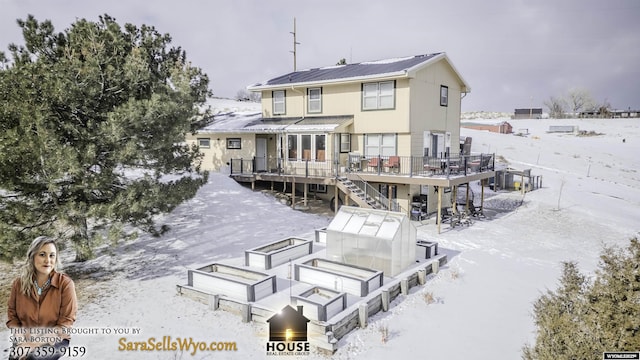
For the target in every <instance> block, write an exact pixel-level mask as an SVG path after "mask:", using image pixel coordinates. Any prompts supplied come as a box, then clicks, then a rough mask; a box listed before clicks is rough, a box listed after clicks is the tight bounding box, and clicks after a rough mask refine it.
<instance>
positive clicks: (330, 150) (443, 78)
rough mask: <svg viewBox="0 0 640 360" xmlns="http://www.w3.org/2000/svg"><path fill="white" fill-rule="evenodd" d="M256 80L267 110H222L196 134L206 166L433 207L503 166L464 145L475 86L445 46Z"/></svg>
mask: <svg viewBox="0 0 640 360" xmlns="http://www.w3.org/2000/svg"><path fill="white" fill-rule="evenodd" d="M248 90H250V91H255V92H260V93H261V95H262V104H261V105H262V106H261V108H262V111H261V113H258V114H253V115H251V116H242V117H237V118H233V117H231V118H230V117H229V116H226V117H225V116H222V117H218V118H214V120H213V121H212V122H211V123H210V124H209V125H208V126H206V127H204V128H203V129H201V130H200V131H199V132H198V134H196V135H195V136H193V137H190V138H188V139H187V140H188V141H190V142H192V143H195V142H197V143H198V144H199V145H200V148H201V151H202V152H203V153H204V154H205V158H204V159H205V160H204V164H203V167H204V168H205V169H211V170H220V169H222V168H223V167H224V168H226V167H229V171H230V172H231V175H232V176H235V177H236V178H237V179H242V180H248V181H273V182H285V183H290V185H291V187H292V188H293V189H296V188H297V189H298V192H302V193H303V194H304V196H306V194H307V192H308V191H309V188H310V187H311V188H312V189H313V190H314V191H318V190H320V191H327V195H326V196H327V198H333V201H334V203H335V204H336V205H337V204H338V203H339V202H349V201H351V202H355V203H356V204H358V205H360V206H368V205H369V206H374V207H382V208H387V209H392V210H401V211H406V212H410V211H411V209H412V208H414V210H415V207H416V202H420V203H422V204H423V207H422V208H421V209H422V211H426V212H429V213H433V212H436V211H438V209H441V208H442V207H446V206H449V207H450V206H451V203H452V199H456V196H455V189H456V187H457V186H458V185H461V184H466V183H468V182H470V181H477V180H483V179H487V178H490V177H492V176H494V171H493V157H492V156H491V155H489V154H484V155H483V154H470V155H461V154H460V145H459V136H460V107H461V106H460V105H461V101H462V99H463V98H464V96H465V95H466V94H467V93H469V91H470V87H469V85H468V84H467V82H466V81H465V80H464V79H463V78H462V76H461V75H460V74H459V72H458V71H457V69H456V68H455V67H454V66H453V64H452V63H451V61H450V60H449V58H448V57H447V55H446V54H445V53H434V54H426V55H417V56H410V57H404V58H394V59H386V60H378V61H370V62H362V63H357V64H347V65H335V66H328V67H323V68H313V69H307V70H301V71H295V72H292V73H288V74H285V75H282V76H278V77H275V78H273V79H270V80H268V81H265V82H262V83H257V84H254V85H251V86H249V87H248ZM309 185H310V186H309ZM449 190H453V194H452V195H450V194H451V192H450V191H449ZM363 193H365V194H363ZM443 193H444V196H445V197H444V199H443ZM293 196H294V197H295V192H293ZM372 199H373V200H372ZM425 208H426V209H425Z"/></svg>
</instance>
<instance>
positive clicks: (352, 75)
mask: <svg viewBox="0 0 640 360" xmlns="http://www.w3.org/2000/svg"><path fill="white" fill-rule="evenodd" d="M442 59H446V60H447V62H448V63H449V65H450V66H451V67H452V68H453V70H454V72H455V73H456V74H457V75H458V77H459V78H460V80H461V81H462V83H463V84H464V88H465V89H466V91H467V92H468V91H470V87H469V85H468V84H467V83H466V82H465V81H464V79H463V78H462V76H460V74H459V73H458V71H457V70H456V69H455V67H454V66H453V64H452V63H451V62H450V61H449V58H448V57H447V55H446V54H445V53H443V52H441V53H433V54H424V55H415V56H408V57H403V58H393V59H384V60H376V61H366V62H361V63H354V64H346V65H334V66H327V67H322V68H313V69H306V70H301V71H294V72H290V73H288V74H284V75H281V76H278V77H275V78H273V79H270V80H267V81H263V82H260V83H256V84H254V85H251V86H249V87H248V89H249V90H251V91H259V90H263V89H269V88H282V87H283V86H294V85H295V86H299V85H312V84H319V83H331V82H344V81H360V80H365V79H375V78H384V77H409V76H411V75H412V73H413V72H414V71H417V70H419V69H421V68H423V67H425V66H428V65H429V64H432V63H435V62H437V61H440V60H442Z"/></svg>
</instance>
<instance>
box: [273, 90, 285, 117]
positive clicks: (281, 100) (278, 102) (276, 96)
mask: <svg viewBox="0 0 640 360" xmlns="http://www.w3.org/2000/svg"><path fill="white" fill-rule="evenodd" d="M286 113H287V108H286V106H285V91H284V90H276V91H274V92H273V115H284V114H286Z"/></svg>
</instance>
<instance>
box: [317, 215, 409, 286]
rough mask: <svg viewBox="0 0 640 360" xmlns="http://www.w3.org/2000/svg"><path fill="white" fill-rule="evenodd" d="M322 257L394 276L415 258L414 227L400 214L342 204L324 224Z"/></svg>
mask: <svg viewBox="0 0 640 360" xmlns="http://www.w3.org/2000/svg"><path fill="white" fill-rule="evenodd" d="M326 256H327V259H328V260H332V261H338V262H342V263H345V264H350V265H356V266H360V267H365V268H369V269H375V270H380V271H382V272H384V275H385V276H396V275H398V274H399V273H401V272H402V271H404V270H406V269H407V267H408V266H410V265H411V264H414V263H415V261H416V228H415V227H414V226H413V225H412V224H411V221H410V219H409V217H408V216H407V215H406V214H403V213H399V212H392V211H384V210H376V209H365V208H359V207H350V206H342V207H341V208H340V210H339V211H338V213H337V214H336V215H335V217H334V218H333V220H332V221H331V223H330V224H329V226H328V227H327V250H326Z"/></svg>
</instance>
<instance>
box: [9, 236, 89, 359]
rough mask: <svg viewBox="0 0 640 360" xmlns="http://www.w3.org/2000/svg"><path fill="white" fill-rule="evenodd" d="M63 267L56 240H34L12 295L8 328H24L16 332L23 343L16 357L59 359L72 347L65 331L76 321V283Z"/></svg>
mask: <svg viewBox="0 0 640 360" xmlns="http://www.w3.org/2000/svg"><path fill="white" fill-rule="evenodd" d="M59 268H60V260H59V257H58V247H57V245H56V242H55V240H54V239H52V238H50V237H47V236H39V237H37V238H36V239H34V240H33V242H31V246H30V247H29V251H28V252H27V259H26V261H25V263H24V265H23V268H22V274H21V275H20V276H19V277H18V278H16V279H15V280H14V281H13V285H12V287H11V295H10V296H9V304H8V319H9V320H8V321H7V327H9V328H11V329H17V328H22V329H20V330H16V331H13V334H14V336H15V338H17V339H20V340H22V341H19V343H18V344H15V347H14V348H13V349H12V353H13V356H14V357H15V358H25V359H58V358H59V357H61V356H62V355H63V351H64V350H66V349H61V348H63V347H65V348H66V347H67V346H68V345H69V338H70V337H69V335H68V332H65V329H68V328H70V327H71V326H72V325H73V323H74V322H75V320H76V313H77V311H78V303H77V299H76V290H75V287H74V284H73V280H71V278H70V277H69V276H68V275H66V274H62V273H60V272H58V271H59ZM20 348H22V349H20ZM27 348H29V354H28V355H26V356H25V354H26V352H25V350H26V349H27Z"/></svg>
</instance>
